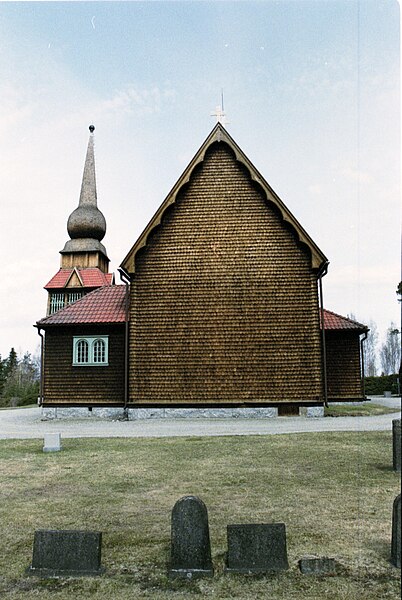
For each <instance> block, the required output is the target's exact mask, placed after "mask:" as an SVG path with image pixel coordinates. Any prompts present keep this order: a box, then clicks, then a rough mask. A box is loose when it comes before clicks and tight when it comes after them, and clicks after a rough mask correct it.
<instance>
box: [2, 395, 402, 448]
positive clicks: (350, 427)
mask: <svg viewBox="0 0 402 600" xmlns="http://www.w3.org/2000/svg"><path fill="white" fill-rule="evenodd" d="M372 401H373V403H376V404H380V403H381V404H385V405H386V406H389V407H395V413H392V414H388V415H379V416H372V417H335V418H330V417H326V418H304V417H278V418H276V419H241V418H239V419H234V418H231V419H229V418H228V419H225V418H223V419H203V418H199V419H148V420H145V419H141V420H135V421H111V420H107V419H100V418H94V417H86V418H80V419H56V420H51V421H41V410H40V408H36V407H35V408H26V409H14V410H1V411H0V439H30V438H43V437H44V434H45V433H61V435H62V437H65V438H81V437H180V436H184V437H186V436H222V435H271V434H281V433H302V432H314V431H316V432H320V431H321V432H325V431H386V430H389V431H391V429H392V420H393V419H397V418H400V406H401V404H400V398H373V399H372ZM397 411H398V412H397Z"/></svg>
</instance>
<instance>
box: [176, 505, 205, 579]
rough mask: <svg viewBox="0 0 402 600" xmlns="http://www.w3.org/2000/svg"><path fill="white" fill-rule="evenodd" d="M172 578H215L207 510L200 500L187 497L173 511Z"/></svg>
mask: <svg viewBox="0 0 402 600" xmlns="http://www.w3.org/2000/svg"><path fill="white" fill-rule="evenodd" d="M168 574H169V577H180V578H185V579H193V578H199V577H212V576H213V574H214V570H213V566H212V559H211V543H210V539H209V525H208V512H207V507H206V506H205V504H204V503H203V501H202V500H200V499H199V498H197V497H196V496H185V497H184V498H181V499H180V500H178V501H177V502H176V504H175V505H174V507H173V510H172V532H171V554H170V568H169V572H168Z"/></svg>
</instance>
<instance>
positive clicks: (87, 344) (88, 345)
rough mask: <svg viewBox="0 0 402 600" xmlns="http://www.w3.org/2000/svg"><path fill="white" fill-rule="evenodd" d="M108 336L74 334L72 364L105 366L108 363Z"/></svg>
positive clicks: (78, 365) (76, 365)
mask: <svg viewBox="0 0 402 600" xmlns="http://www.w3.org/2000/svg"><path fill="white" fill-rule="evenodd" d="M108 354H109V336H107V335H106V336H102V337H100V336H82V337H79V336H76V337H74V338H73V365H74V366H75V367H95V366H106V365H107V364H108V359H109V357H108Z"/></svg>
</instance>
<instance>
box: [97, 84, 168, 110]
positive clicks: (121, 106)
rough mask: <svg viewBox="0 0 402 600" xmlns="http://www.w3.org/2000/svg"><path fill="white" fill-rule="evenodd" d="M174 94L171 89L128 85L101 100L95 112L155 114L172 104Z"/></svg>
mask: <svg viewBox="0 0 402 600" xmlns="http://www.w3.org/2000/svg"><path fill="white" fill-rule="evenodd" d="M175 99H176V92H175V90H174V89H172V88H171V87H166V88H162V89H161V88H160V87H159V86H152V87H150V88H144V87H143V88H141V87H139V88H137V87H135V86H132V85H129V86H127V87H126V88H125V89H122V90H117V91H115V93H114V95H113V96H112V97H111V98H109V99H106V100H101V101H100V102H99V104H98V106H97V107H96V109H95V110H97V111H99V112H100V113H102V114H103V113H108V112H120V111H124V112H125V113H136V114H139V115H143V114H155V113H159V112H161V110H162V107H163V105H164V104H165V103H170V102H174V101H175Z"/></svg>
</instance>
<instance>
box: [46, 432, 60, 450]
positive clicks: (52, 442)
mask: <svg viewBox="0 0 402 600" xmlns="http://www.w3.org/2000/svg"><path fill="white" fill-rule="evenodd" d="M60 450H61V435H60V433H45V437H44V442H43V452H59V451H60Z"/></svg>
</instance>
